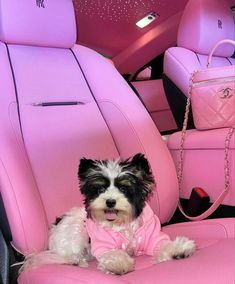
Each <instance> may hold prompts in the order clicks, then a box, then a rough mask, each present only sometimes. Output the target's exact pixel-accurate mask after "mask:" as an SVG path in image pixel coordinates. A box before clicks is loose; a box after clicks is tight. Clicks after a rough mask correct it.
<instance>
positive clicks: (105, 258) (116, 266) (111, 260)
mask: <svg viewBox="0 0 235 284" xmlns="http://www.w3.org/2000/svg"><path fill="white" fill-rule="evenodd" d="M98 261H99V264H98V268H99V269H100V270H102V271H104V272H105V273H114V274H119V275H122V274H125V273H127V272H130V271H133V270H134V259H133V258H131V257H130V256H129V255H128V254H127V253H126V252H124V251H122V250H118V251H109V252H106V253H105V254H104V255H102V256H101V257H100V258H99V260H98Z"/></svg>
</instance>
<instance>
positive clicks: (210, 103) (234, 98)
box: [178, 40, 235, 220]
mask: <svg viewBox="0 0 235 284" xmlns="http://www.w3.org/2000/svg"><path fill="white" fill-rule="evenodd" d="M224 43H229V44H233V45H234V46H235V41H233V40H222V41H220V42H218V43H217V44H216V45H215V47H214V48H213V49H212V51H211V53H210V55H209V57H208V61H207V69H204V70H201V71H194V72H193V73H192V75H191V78H190V82H189V91H188V98H187V105H186V110H185V117H184V123H183V128H182V135H181V142H180V161H179V165H178V181H179V190H180V189H181V182H182V173H183V154H184V140H185V135H186V130H187V124H188V115H189V110H190V103H191V104H192V112H193V118H194V124H195V126H196V128H197V129H198V130H206V129H214V128H223V127H228V133H227V136H226V137H225V151H224V153H225V155H224V189H223V191H222V192H221V194H220V195H219V196H218V198H217V199H216V200H215V201H214V203H213V204H212V205H211V206H210V208H209V209H207V210H206V211H205V212H204V213H202V214H201V215H199V216H195V217H192V216H189V215H188V214H187V213H185V212H184V209H183V208H182V206H181V204H180V202H179V204H178V207H179V210H180V211H181V213H182V214H183V215H184V216H185V217H186V218H188V219H190V220H202V219H204V218H206V217H208V216H209V215H210V214H212V213H213V212H214V211H215V210H216V209H217V208H218V207H219V205H220V204H221V203H222V201H223V200H224V198H225V196H226V195H227V193H228V190H229V187H230V165H229V159H228V152H229V145H230V140H231V138H232V135H233V133H234V131H235V66H234V65H232V66H226V67H216V68H209V66H210V63H211V59H212V55H213V53H214V51H215V50H216V48H217V47H218V46H219V45H221V44H224Z"/></svg>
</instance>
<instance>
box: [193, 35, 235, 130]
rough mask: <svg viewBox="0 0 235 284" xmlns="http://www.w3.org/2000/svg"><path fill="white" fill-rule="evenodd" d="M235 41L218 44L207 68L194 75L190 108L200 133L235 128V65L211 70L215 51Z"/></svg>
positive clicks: (213, 50)
mask: <svg viewBox="0 0 235 284" xmlns="http://www.w3.org/2000/svg"><path fill="white" fill-rule="evenodd" d="M224 43H227V44H228V43H229V44H233V45H235V41H233V40H222V41H219V42H218V43H217V44H216V45H215V47H214V48H213V49H212V51H211V53H210V55H209V57H208V63H207V68H206V69H204V70H201V71H196V72H194V73H193V74H192V82H191V83H192V90H191V105H192V111H193V119H194V124H195V127H196V128H197V129H199V130H203V129H213V128H222V127H230V126H232V125H235V65H231V66H225V67H216V68H209V66H210V64H211V59H212V55H213V53H214V52H215V50H216V48H217V47H218V46H219V45H221V44H224Z"/></svg>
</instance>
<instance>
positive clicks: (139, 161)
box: [129, 153, 155, 198]
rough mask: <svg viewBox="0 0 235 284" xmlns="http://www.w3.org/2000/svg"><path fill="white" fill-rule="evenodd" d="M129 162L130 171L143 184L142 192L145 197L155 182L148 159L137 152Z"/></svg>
mask: <svg viewBox="0 0 235 284" xmlns="http://www.w3.org/2000/svg"><path fill="white" fill-rule="evenodd" d="M129 163H130V166H131V168H132V171H133V172H134V174H135V175H136V177H138V179H139V180H140V182H141V183H142V184H143V192H144V193H145V197H146V198H147V196H148V195H149V194H150V192H151V191H152V188H153V185H154V183H155V182H154V178H153V175H152V171H151V168H150V165H149V162H148V160H147V159H146V158H145V157H144V155H143V154H141V153H138V154H136V155H135V156H134V157H133V158H132V159H131V160H130V161H129Z"/></svg>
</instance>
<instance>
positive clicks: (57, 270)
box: [0, 0, 235, 284]
mask: <svg viewBox="0 0 235 284" xmlns="http://www.w3.org/2000/svg"><path fill="white" fill-rule="evenodd" d="M60 1H61V3H63V4H58V1H55V0H54V1H52V0H51V1H45V5H47V4H48V7H51V8H50V9H52V10H53V9H55V10H56V9H57V8H58V7H61V8H62V7H63V9H58V10H57V13H58V14H57V15H54V14H51V19H50V21H51V23H52V26H53V21H54V19H57V17H58V15H59V16H60V18H61V19H63V16H64V13H65V11H67V12H68V14H70V16H71V17H72V15H73V12H72V8H71V7H72V4H71V3H72V2H71V1H70V0H60ZM8 2H9V0H0V7H5V8H4V10H2V9H1V13H3V12H4V17H5V19H4V21H3V23H5V22H9V23H11V22H12V23H11V24H12V25H14V24H13V22H14V21H16V22H17V23H21V22H22V25H24V26H27V27H30V28H29V31H30V32H28V33H26V31H25V33H26V34H27V40H26V38H25V39H24V42H23V41H22V37H15V40H14V43H15V44H12V43H11V44H9V42H8V40H7V38H8V35H9V36H10V35H11V36H12V35H14V33H17V34H18V32H17V30H14V33H11V31H10V30H5V32H4V37H1V40H2V41H5V42H2V43H0V62H1V64H0V77H1V88H0V98H1V104H0V137H1V139H0V190H1V195H2V198H3V201H4V206H5V209H6V213H7V217H8V221H9V224H10V228H11V232H12V236H13V242H12V244H13V245H14V246H15V248H16V249H17V250H19V251H20V252H22V253H24V254H27V253H30V252H34V251H40V250H43V249H45V248H46V246H47V238H48V228H49V226H50V225H51V223H52V222H53V221H54V219H55V217H56V216H57V215H60V214H62V213H64V211H66V210H68V209H69V208H70V207H72V206H75V205H76V206H78V205H80V204H81V203H82V200H81V196H80V194H79V191H78V182H77V177H76V176H77V167H78V162H79V159H80V158H81V157H87V158H89V157H90V158H98V159H99V158H102V159H106V158H115V157H118V156H119V155H120V156H122V157H123V158H126V157H128V156H131V155H133V154H134V153H136V152H140V151H141V152H143V153H145V155H146V156H147V158H148V159H149V161H150V163H151V166H152V170H153V173H154V176H155V178H156V181H157V186H156V189H155V191H154V194H153V196H152V199H151V206H152V208H153V210H154V211H155V212H156V214H158V216H159V218H160V219H161V221H162V222H166V221H167V220H169V218H170V217H171V216H172V214H173V212H174V210H175V208H176V204H177V201H178V189H177V179H176V172H175V167H174V164H173V161H172V158H171V156H170V153H169V151H168V149H167V147H166V145H165V143H164V142H163V141H162V138H161V136H160V134H159V132H158V131H157V129H156V127H155V125H154V123H153V122H152V120H151V118H150V117H149V115H148V113H147V112H146V111H145V109H144V107H143V106H142V104H140V102H139V100H138V98H136V96H135V94H134V93H133V92H132V91H131V89H130V88H129V86H128V84H127V83H126V82H125V81H124V80H123V79H122V77H121V76H120V74H119V73H118V72H117V70H116V69H115V68H114V67H113V66H112V64H110V63H109V62H108V61H107V60H106V59H105V58H103V57H102V56H101V55H99V54H97V53H95V52H93V51H91V50H90V49H88V48H85V47H82V46H74V47H73V48H72V49H67V48H58V47H62V46H63V47H65V46H64V45H66V46H67V44H68V42H67V40H64V35H61V37H62V43H61V45H60V44H59V43H58V42H57V40H58V35H57V33H56V32H55V34H54V36H55V39H53V37H54V36H53V34H52V35H51V37H52V38H51V39H50V42H49V41H48V38H47V40H46V39H45V41H44V39H42V38H41V36H42V35H41V34H39V33H37V32H38V30H37V25H36V24H35V23H38V22H39V18H40V19H41V16H38V14H37V13H36V14H34V9H42V11H44V10H43V8H38V7H36V6H35V7H34V6H31V2H32V1H29V0H21V1H20V3H21V7H22V5H23V7H25V10H24V12H23V14H24V18H23V19H22V18H21V14H20V13H17V14H15V15H14V16H15V17H14V21H13V18H11V17H10V16H11V14H10V11H12V9H13V6H8V4H7V3H8ZM49 2H50V3H49ZM10 3H14V5H16V6H17V5H18V2H17V1H16V0H11V1H10ZM28 5H30V8H28V7H29V6H28ZM57 5H59V6H57ZM60 5H64V6H60ZM52 6H53V7H52ZM17 7H19V6H17ZM45 9H47V8H45ZM13 10H14V9H13ZM42 11H41V12H42ZM49 11H50V10H49ZM41 12H40V13H41ZM29 14H30V15H33V16H32V17H31V16H29ZM17 17H19V18H17ZM1 18H2V15H1ZM66 20H67V19H66ZM66 20H64V19H63V21H62V20H61V22H62V23H64V24H65V26H67V22H66ZM71 21H72V19H71ZM73 21H74V19H73ZM23 22H24V23H23ZM55 23H56V21H55ZM1 25H2V24H1V23H0V29H1V30H2V26H1ZM31 29H32V31H31ZM50 29H52V28H51V27H50V28H49V30H50ZM63 29H64V27H63ZM68 32H69V31H68ZM72 32H74V30H73V31H72ZM19 34H20V32H19ZM36 35H38V38H36ZM54 40H55V41H54ZM39 41H42V43H43V42H44V43H43V44H42V45H46V47H42V46H41V44H40V43H38V42H39ZM23 43H24V44H23ZM29 43H31V44H33V45H34V46H29V45H28V44H29ZM65 43H66V44H65ZM68 45H69V44H68ZM48 46H50V48H49V47H48ZM101 71H102V72H101ZM51 102H54V103H58V102H60V103H66V102H76V104H72V105H65V104H64V105H63V104H62V105H53V106H43V105H42V103H51ZM211 223H212V225H210V224H211ZM198 228H199V230H198ZM233 229H234V219H231V220H230V219H224V220H215V221H205V222H198V223H189V224H180V225H174V226H171V227H168V228H166V229H165V230H168V232H169V233H170V234H172V235H175V234H179V235H180V234H185V235H190V236H192V238H194V236H195V239H196V241H197V243H198V245H199V251H198V252H197V253H196V254H195V256H193V257H192V258H190V259H185V260H182V261H179V262H175V261H172V262H168V263H163V264H161V265H155V264H153V262H152V260H151V259H149V258H147V257H140V258H138V259H137V265H136V271H134V272H133V273H129V274H127V275H124V276H122V277H120V276H114V275H106V274H104V273H102V272H100V271H98V270H97V268H96V263H93V264H91V265H90V267H89V268H87V269H85V268H79V267H74V266H65V265H60V266H56V265H47V266H44V267H41V268H39V269H35V270H32V271H29V272H26V273H22V274H21V275H20V277H19V281H18V282H19V283H20V284H26V283H28V284H32V283H33V284H37V283H38V284H39V283H40V284H46V283H48V284H49V283H50V284H53V283H56V284H60V283H66V284H71V283H84V284H85V283H143V284H145V283H155V282H156V279H157V280H159V282H162V283H163V282H164V283H172V282H174V283H185V284H186V283H208V280H210V281H212V283H221V281H220V280H221V278H219V276H218V275H217V274H215V270H216V271H217V272H218V273H220V274H221V275H222V276H220V277H222V279H223V280H224V279H225V280H226V281H227V280H228V281H227V282H228V283H229V281H230V282H231V281H233V280H234V274H233V272H234V270H233V268H234V266H233V265H234V263H235V255H234V254H233V248H234V244H235V241H234V234H233ZM218 251H219V256H218V257H216V254H217V253H218ZM221 263H222V265H221ZM202 266H203V267H205V270H206V272H205V273H206V274H204V275H203V276H201V275H200V274H198V267H199V268H200V269H202ZM169 271H170V272H171V273H169ZM188 271H189V272H190V273H188V274H187V273H186V272H188ZM191 275H196V276H195V277H194V278H193V281H194V282H189V279H191V278H192V277H191ZM195 279H197V280H198V279H199V280H200V281H199V280H198V281H197V282H195V281H196V280H195ZM203 281H204V282H203ZM218 281H220V282H218ZM231 283H232V282H231Z"/></svg>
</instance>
